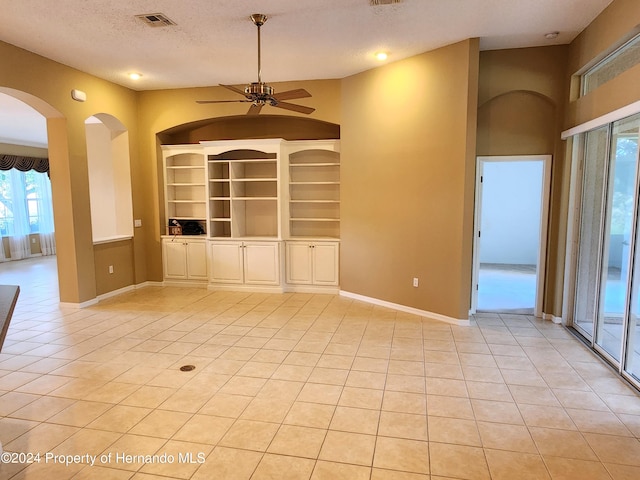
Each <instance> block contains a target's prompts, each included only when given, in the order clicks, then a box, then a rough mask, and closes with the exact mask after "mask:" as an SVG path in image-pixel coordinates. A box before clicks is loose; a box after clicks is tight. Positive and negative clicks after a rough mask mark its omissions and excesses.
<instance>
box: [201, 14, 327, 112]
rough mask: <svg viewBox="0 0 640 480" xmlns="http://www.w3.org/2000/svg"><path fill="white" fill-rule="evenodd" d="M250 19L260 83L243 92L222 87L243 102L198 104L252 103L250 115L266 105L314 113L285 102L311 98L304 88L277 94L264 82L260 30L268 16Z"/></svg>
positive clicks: (247, 87)
mask: <svg viewBox="0 0 640 480" xmlns="http://www.w3.org/2000/svg"><path fill="white" fill-rule="evenodd" d="M249 18H250V19H251V21H252V22H253V23H254V24H255V26H256V27H257V28H258V81H257V82H252V83H250V84H248V85H247V86H246V87H245V88H244V89H243V90H241V89H239V88H236V87H234V86H233V85H222V84H221V85H220V86H221V87H224V88H226V89H228V90H231V91H232V92H235V93H237V94H240V95H242V96H244V99H243V100H196V103H200V104H204V103H229V102H242V103H250V104H251V106H250V107H249V111H248V112H247V114H248V115H257V114H259V113H260V111H261V110H262V107H264V106H265V105H269V106H272V107H278V108H283V109H285V110H290V111H292V112H297V113H303V114H305V115H309V114H310V113H312V112H314V111H315V108H311V107H307V106H304V105H298V104H295V103H289V102H287V101H285V100H293V99H297V98H307V97H310V96H311V94H310V93H309V92H307V91H306V90H305V89H304V88H297V89H294V90H287V91H286V92H281V93H278V94H276V93H275V90H274V88H273V87H272V86H271V85H267V84H266V83H265V82H263V81H262V75H261V73H262V72H261V70H262V68H261V64H262V62H261V42H260V28H261V27H262V25H264V22H266V21H267V16H266V15H264V14H262V13H254V14H253V15H251V16H250V17H249Z"/></svg>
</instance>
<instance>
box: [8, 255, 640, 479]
mask: <svg viewBox="0 0 640 480" xmlns="http://www.w3.org/2000/svg"><path fill="white" fill-rule="evenodd" d="M29 262H31V263H29ZM53 262H54V260H52V259H44V260H43V261H33V262H32V261H28V262H27V263H26V264H25V265H26V271H27V272H28V273H27V274H26V276H25V274H24V273H22V274H21V273H19V272H17V270H15V269H16V267H15V266H14V265H13V264H11V265H7V264H4V265H0V282H1V283H11V281H14V282H22V283H21V285H22V295H21V297H20V300H19V303H18V307H17V310H16V314H15V316H14V319H13V322H12V325H11V329H10V331H9V336H8V338H7V341H6V343H5V348H4V349H3V351H2V353H1V354H0V415H1V417H0V440H1V441H2V443H3V445H4V448H5V450H6V451H8V452H16V453H18V452H19V453H29V454H34V455H35V454H37V453H39V454H40V462H39V463H32V464H25V463H13V464H7V463H5V464H2V465H0V478H1V479H39V478H46V479H77V480H80V479H92V480H93V479H116V480H119V479H133V480H148V479H165V480H166V479H192V480H210V479H216V480H217V479H225V480H226V479H230V480H233V479H254V480H261V479H285V480H286V479H295V480H298V479H305V480H306V479H313V480H325V479H331V480H340V479H345V480H360V479H370V480H383V479H384V480H387V479H388V480H420V479H422V480H426V479H430V480H444V479H469V480H475V479H493V480H503V479H505V480H520V479H523V480H526V479H536V480H537V479H553V480H564V479H580V480H589V479H598V480H599V479H614V480H631V479H638V478H640V441H639V438H640V397H639V396H638V394H637V393H636V392H635V391H634V390H632V389H630V388H629V387H628V386H626V385H625V384H624V383H623V382H622V381H620V379H619V378H618V377H617V376H616V374H614V373H612V372H611V371H610V370H609V368H607V367H606V366H605V365H604V364H603V363H602V362H601V361H600V360H599V359H597V358H596V357H595V356H594V355H593V354H592V353H591V352H589V351H588V350H587V349H586V348H585V347H583V346H582V344H580V343H579V342H578V341H577V340H575V339H574V338H573V336H572V335H570V334H569V333H568V332H567V331H566V330H565V329H564V328H563V327H561V326H558V325H554V324H551V323H548V322H542V321H539V320H536V319H534V318H532V317H527V316H515V315H489V314H485V315H482V316H479V317H478V318H477V319H476V320H477V324H476V325H474V326H472V327H456V326H450V325H447V324H444V323H440V322H437V321H433V320H429V319H427V318H421V317H417V316H414V315H409V314H405V313H400V312H396V311H393V310H389V309H384V308H380V307H375V306H371V305H368V304H364V303H360V302H356V301H352V300H350V299H345V298H341V297H339V296H334V295H308V294H284V295H267V294H251V293H229V292H224V293H223V292H211V291H207V290H204V289H190V288H170V287H166V288H164V287H146V288H141V289H138V290H136V291H134V292H131V293H126V294H123V295H120V296H118V297H115V298H112V299H110V300H107V301H104V302H101V303H100V304H98V305H97V306H94V307H90V308H85V309H82V310H74V309H61V308H59V306H58V300H57V289H56V287H55V282H52V281H51V280H50V279H49V281H43V280H42V278H45V277H46V272H47V271H50V270H51V267H52V266H53V267H55V264H54V263H53ZM13 263H14V264H15V262H13ZM54 273H55V268H54ZM38 279H40V280H38ZM187 364H189V365H194V366H195V367H196V368H195V370H193V371H190V372H181V371H180V370H179V367H180V366H183V365H187ZM47 454H48V456H47ZM73 455H77V456H79V457H77V458H73V457H71V456H73ZM82 455H84V457H81V456H82ZM88 455H93V456H95V463H94V464H93V465H91V463H90V462H91V461H90V460H89V458H88V457H87V456H88ZM17 456H18V455H16V457H17ZM65 456H69V457H65ZM65 458H68V459H69V464H68V465H65V464H64V463H59V462H63V461H64V459H65ZM56 462H58V463H56Z"/></svg>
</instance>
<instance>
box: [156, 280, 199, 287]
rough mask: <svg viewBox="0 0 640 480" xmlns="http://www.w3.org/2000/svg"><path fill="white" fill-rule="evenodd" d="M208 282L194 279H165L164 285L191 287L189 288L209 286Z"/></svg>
mask: <svg viewBox="0 0 640 480" xmlns="http://www.w3.org/2000/svg"><path fill="white" fill-rule="evenodd" d="M207 284H208V282H206V281H202V282H198V281H193V280H165V281H163V282H162V284H161V285H162V286H163V287H189V288H207Z"/></svg>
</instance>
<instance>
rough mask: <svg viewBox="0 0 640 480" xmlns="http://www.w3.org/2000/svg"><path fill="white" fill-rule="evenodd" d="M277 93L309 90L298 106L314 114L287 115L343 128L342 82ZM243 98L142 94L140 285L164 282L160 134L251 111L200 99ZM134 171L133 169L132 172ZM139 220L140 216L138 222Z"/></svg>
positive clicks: (234, 132) (272, 111) (221, 91)
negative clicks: (142, 266)
mask: <svg viewBox="0 0 640 480" xmlns="http://www.w3.org/2000/svg"><path fill="white" fill-rule="evenodd" d="M273 86H274V88H275V89H276V92H283V91H286V90H290V89H294V88H305V89H306V90H307V91H309V93H311V95H312V98H309V99H302V100H300V101H297V102H296V103H300V104H304V105H309V106H313V107H315V108H316V111H315V112H313V113H312V114H311V115H302V114H297V113H295V112H288V111H287V112H286V113H287V114H290V115H292V116H299V117H301V118H311V119H315V120H321V121H325V122H329V123H336V124H340V81H339V80H314V81H306V82H285V83H274V84H273ZM239 98H241V97H239V95H236V94H234V93H233V92H230V91H229V90H227V89H226V88H223V87H210V88H186V89H180V90H156V91H148V92H140V94H139V102H140V108H139V112H140V114H139V117H138V126H139V131H140V139H139V143H138V145H139V148H140V150H139V152H140V158H141V159H142V162H141V164H140V175H141V176H142V177H144V178H145V182H143V183H139V184H137V185H136V188H137V189H138V190H139V191H140V192H141V193H142V195H143V196H144V199H145V200H144V208H143V211H144V218H142V220H143V225H147V226H150V227H149V228H147V229H145V242H144V243H143V244H139V243H136V244H135V249H136V250H135V257H136V259H137V258H139V257H140V256H141V255H142V256H144V257H145V258H146V271H144V272H143V271H142V270H140V269H138V265H137V264H136V283H140V282H141V281H144V280H152V281H161V280H162V251H161V246H160V234H161V233H162V234H163V233H164V232H165V228H164V222H162V224H161V221H162V219H163V217H164V212H163V211H162V161H161V159H162V157H161V152H160V149H159V142H158V139H157V134H158V133H160V132H163V131H165V130H167V129H170V128H171V127H175V126H178V125H183V124H186V123H190V122H196V121H200V120H202V121H204V120H207V119H214V118H222V117H231V118H232V119H235V118H237V115H242V114H244V113H245V112H246V110H247V108H248V107H247V105H246V104H243V103H238V104H235V103H224V104H208V105H199V104H196V103H195V102H196V100H216V99H219V100H232V99H239ZM282 113H283V110H281V109H277V108H269V107H265V109H264V110H263V113H261V114H260V115H261V116H267V115H281V114H282ZM225 135H228V136H229V137H231V138H247V132H246V129H245V127H244V126H243V125H239V126H238V127H237V128H235V129H231V130H229V129H226V130H225ZM132 170H133V167H132ZM135 218H140V217H135Z"/></svg>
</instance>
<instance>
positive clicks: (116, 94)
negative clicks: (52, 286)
mask: <svg viewBox="0 0 640 480" xmlns="http://www.w3.org/2000/svg"><path fill="white" fill-rule="evenodd" d="M0 61H1V62H2V64H3V65H11V68H3V69H0V89H1V91H2V92H3V93H9V94H12V95H14V96H16V97H17V98H20V99H21V100H23V101H25V102H26V103H28V104H30V105H31V106H32V107H34V108H35V109H36V110H38V111H39V112H40V113H42V114H43V115H44V116H45V117H47V133H48V140H49V160H50V165H51V187H52V196H53V206H54V216H55V225H56V244H57V252H58V254H57V259H58V272H59V278H60V299H61V301H63V302H70V303H82V302H85V301H88V300H91V299H93V298H95V296H96V278H95V267H94V253H93V244H92V240H91V213H90V207H89V186H88V175H87V158H86V142H85V124H84V121H85V119H86V118H88V117H90V116H91V115H94V114H96V113H101V112H105V113H109V114H111V115H113V116H114V117H116V118H118V119H119V120H120V121H121V122H122V123H123V124H124V125H125V126H126V127H127V128H128V129H129V134H130V135H129V138H130V140H131V145H132V146H131V159H132V163H137V159H138V155H137V140H138V138H137V131H136V128H137V98H136V94H135V92H133V91H131V90H128V89H126V88H123V87H120V86H117V85H114V84H112V83H109V82H106V81H104V80H101V79H98V78H95V77H92V76H90V75H87V74H85V73H82V72H80V71H77V70H74V69H72V68H69V67H67V66H64V65H61V64H59V63H56V62H53V61H51V60H48V59H46V58H43V57H40V56H38V55H35V54H33V53H30V52H27V51H25V50H22V49H20V48H17V47H14V46H12V45H8V44H6V43H2V42H0ZM74 88H77V89H80V90H83V91H85V92H86V93H87V101H86V102H85V103H79V102H75V101H73V100H72V99H71V96H70V92H71V90H72V89H74ZM132 170H133V169H132ZM137 173H138V171H135V172H133V171H132V179H133V182H134V183H136V182H138V181H142V180H141V179H140V178H138V177H137ZM141 198H142V197H141V194H139V193H137V192H135V191H134V199H133V201H134V212H135V211H136V209H137V208H139V205H140V204H141V203H142V202H141ZM140 233H141V232H136V234H137V236H138V235H139V234H140ZM137 241H138V238H136V242H137ZM142 262H144V256H142Z"/></svg>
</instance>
